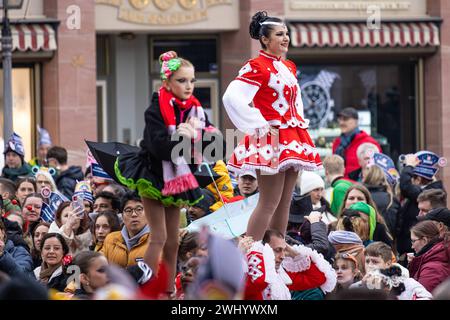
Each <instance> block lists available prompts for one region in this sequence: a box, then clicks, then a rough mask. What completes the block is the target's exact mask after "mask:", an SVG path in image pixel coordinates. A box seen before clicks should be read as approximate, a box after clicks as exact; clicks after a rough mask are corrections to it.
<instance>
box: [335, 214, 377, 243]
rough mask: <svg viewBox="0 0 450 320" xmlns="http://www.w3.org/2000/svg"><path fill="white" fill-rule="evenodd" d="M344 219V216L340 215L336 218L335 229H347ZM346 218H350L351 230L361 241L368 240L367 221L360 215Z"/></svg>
mask: <svg viewBox="0 0 450 320" xmlns="http://www.w3.org/2000/svg"><path fill="white" fill-rule="evenodd" d="M344 219H346V217H342V218H341V219H339V220H338V222H337V225H336V230H342V231H348V230H346V228H345V226H344ZM348 219H350V221H351V223H352V227H353V232H355V233H356V234H357V235H358V236H359V238H360V239H361V240H362V241H366V240H369V235H370V227H369V223H368V222H367V221H366V220H364V219H363V218H361V217H350V218H348Z"/></svg>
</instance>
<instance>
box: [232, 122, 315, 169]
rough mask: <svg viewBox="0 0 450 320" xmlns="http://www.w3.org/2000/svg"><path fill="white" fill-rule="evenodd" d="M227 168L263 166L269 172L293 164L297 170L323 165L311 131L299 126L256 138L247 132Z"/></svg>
mask: <svg viewBox="0 0 450 320" xmlns="http://www.w3.org/2000/svg"><path fill="white" fill-rule="evenodd" d="M227 167H228V169H229V170H230V171H232V172H234V173H236V174H239V173H242V172H243V171H246V170H261V171H264V172H266V173H269V174H276V173H278V172H283V171H286V170H288V169H290V168H293V169H294V170H296V171H299V170H306V171H316V170H320V169H322V161H321V160H320V156H319V153H318V152H317V149H316V147H315V145H314V143H313V142H312V140H311V137H310V136H309V134H308V132H307V131H306V130H305V129H302V128H299V127H288V128H286V129H280V130H279V133H278V135H277V136H272V135H271V134H270V133H269V134H267V135H265V136H263V137H261V138H257V137H255V136H249V135H246V136H245V137H244V139H243V140H242V141H241V142H240V143H239V144H238V146H237V147H236V149H235V150H234V152H233V155H232V156H231V158H230V160H229V161H228V166H227Z"/></svg>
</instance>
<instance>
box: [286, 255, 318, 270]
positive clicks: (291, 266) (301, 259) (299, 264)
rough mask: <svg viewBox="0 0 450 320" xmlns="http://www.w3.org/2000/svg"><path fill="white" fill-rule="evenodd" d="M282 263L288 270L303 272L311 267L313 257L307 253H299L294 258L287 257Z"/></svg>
mask: <svg viewBox="0 0 450 320" xmlns="http://www.w3.org/2000/svg"><path fill="white" fill-rule="evenodd" d="M282 265H283V268H284V269H286V271H288V272H303V271H305V270H308V269H309V268H310V267H311V259H310V258H309V256H307V255H301V254H299V255H298V256H296V257H294V258H291V257H286V258H285V259H284V260H283V263H282Z"/></svg>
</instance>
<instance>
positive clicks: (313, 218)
mask: <svg viewBox="0 0 450 320" xmlns="http://www.w3.org/2000/svg"><path fill="white" fill-rule="evenodd" d="M305 219H306V220H308V221H309V222H310V223H311V224H313V223H315V222H319V221H321V220H322V213H321V212H319V211H311V213H310V214H309V215H308V216H305Z"/></svg>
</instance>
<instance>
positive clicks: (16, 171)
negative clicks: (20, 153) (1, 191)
mask: <svg viewBox="0 0 450 320" xmlns="http://www.w3.org/2000/svg"><path fill="white" fill-rule="evenodd" d="M31 175H32V173H31V167H30V165H29V164H28V163H24V164H23V165H22V166H21V167H20V168H8V167H6V166H5V167H4V168H3V170H2V177H3V178H6V179H10V180H12V181H13V182H16V180H17V179H19V177H27V176H31Z"/></svg>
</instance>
